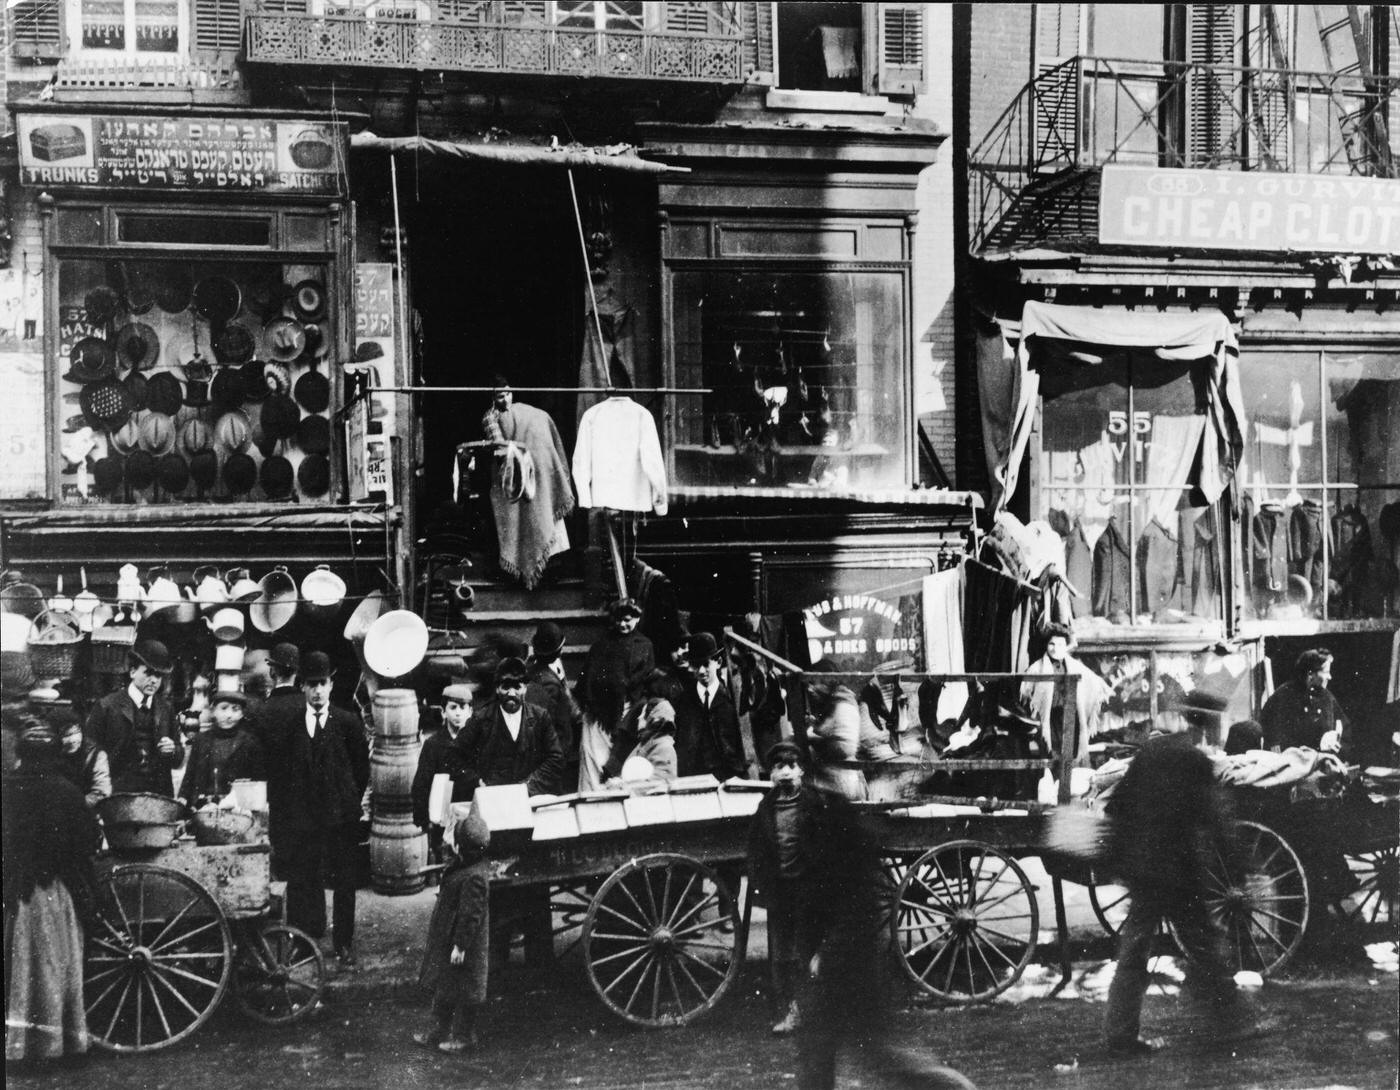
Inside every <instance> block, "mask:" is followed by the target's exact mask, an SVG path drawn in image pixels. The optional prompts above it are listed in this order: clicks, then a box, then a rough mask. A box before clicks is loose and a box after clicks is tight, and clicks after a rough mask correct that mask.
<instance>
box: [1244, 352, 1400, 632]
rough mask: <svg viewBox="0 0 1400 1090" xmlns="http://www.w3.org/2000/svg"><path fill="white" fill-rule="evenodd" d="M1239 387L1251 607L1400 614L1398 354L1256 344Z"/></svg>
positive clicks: (1285, 613)
mask: <svg viewBox="0 0 1400 1090" xmlns="http://www.w3.org/2000/svg"><path fill="white" fill-rule="evenodd" d="M1241 386H1242V388H1243V393H1244V400H1245V404H1246V405H1247V406H1248V407H1249V413H1250V416H1249V420H1248V427H1247V431H1246V444H1245V457H1244V463H1243V465H1242V467H1241V474H1240V479H1241V481H1242V482H1243V485H1244V487H1243V508H1244V511H1243V516H1242V531H1243V533H1244V535H1245V537H1244V540H1245V542H1246V544H1247V548H1246V550H1245V573H1244V574H1245V584H1246V590H1247V593H1246V595H1245V601H1244V612H1245V616H1246V617H1251V618H1256V619H1262V620H1288V619H1292V618H1298V617H1307V618H1320V619H1328V620H1362V619H1375V618H1387V617H1394V616H1397V615H1400V610H1397V598H1396V591H1397V584H1400V578H1397V575H1396V560H1397V554H1396V538H1397V536H1400V505H1397V501H1400V487H1398V486H1400V451H1397V446H1400V357H1396V356H1387V355H1381V354H1374V353H1352V354H1344V353H1342V354H1332V353H1327V352H1316V351H1309V352H1251V353H1248V354H1247V355H1246V356H1245V357H1244V358H1243V360H1242V366H1241Z"/></svg>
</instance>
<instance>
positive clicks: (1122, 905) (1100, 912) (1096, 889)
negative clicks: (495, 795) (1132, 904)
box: [1089, 874, 1128, 938]
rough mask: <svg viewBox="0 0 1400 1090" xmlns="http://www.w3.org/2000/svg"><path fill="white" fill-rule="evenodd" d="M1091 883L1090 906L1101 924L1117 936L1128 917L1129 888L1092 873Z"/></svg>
mask: <svg viewBox="0 0 1400 1090" xmlns="http://www.w3.org/2000/svg"><path fill="white" fill-rule="evenodd" d="M1090 877H1091V878H1092V879H1093V881H1091V882H1090V883H1089V907H1090V908H1092V909H1093V910H1094V917H1095V919H1097V920H1098V921H1099V926H1100V927H1102V928H1103V929H1104V930H1105V931H1107V932H1108V933H1109V934H1110V935H1112V936H1114V937H1115V938H1116V937H1117V936H1118V932H1119V931H1121V930H1122V929H1123V921H1124V920H1126V919H1127V918H1128V889H1127V887H1126V886H1120V885H1118V884H1117V883H1116V882H1111V881H1108V880H1107V879H1104V880H1100V879H1099V877H1098V875H1096V874H1091V875H1090Z"/></svg>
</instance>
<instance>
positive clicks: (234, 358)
mask: <svg viewBox="0 0 1400 1090" xmlns="http://www.w3.org/2000/svg"><path fill="white" fill-rule="evenodd" d="M257 347H258V345H257V340H256V339H255V338H254V337H253V334H252V333H251V332H250V331H249V329H248V328H247V327H246V326H242V325H238V324H236V323H235V324H233V325H227V326H225V327H224V328H223V329H222V330H221V331H220V332H219V335H218V336H217V337H215V338H214V358H215V359H217V360H218V361H219V362H220V363H247V362H248V361H249V360H250V359H252V358H253V355H254V353H255V352H256V351H257Z"/></svg>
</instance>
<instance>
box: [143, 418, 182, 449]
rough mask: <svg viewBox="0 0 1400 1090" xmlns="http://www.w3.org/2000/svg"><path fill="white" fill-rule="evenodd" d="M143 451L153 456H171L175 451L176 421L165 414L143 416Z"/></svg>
mask: <svg viewBox="0 0 1400 1090" xmlns="http://www.w3.org/2000/svg"><path fill="white" fill-rule="evenodd" d="M140 419H141V437H140V439H139V440H138V442H139V443H140V445H141V449H142V450H144V451H149V452H150V453H151V454H169V453H170V452H171V451H172V450H174V449H175V421H173V420H171V419H170V417H168V416H166V415H165V413H156V412H150V411H149V410H148V411H147V412H144V413H142V414H141V417H140Z"/></svg>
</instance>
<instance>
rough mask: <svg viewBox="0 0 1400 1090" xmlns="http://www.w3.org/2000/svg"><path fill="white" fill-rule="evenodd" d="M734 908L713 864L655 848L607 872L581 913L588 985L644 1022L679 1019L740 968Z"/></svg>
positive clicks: (695, 1011)
mask: <svg viewBox="0 0 1400 1090" xmlns="http://www.w3.org/2000/svg"><path fill="white" fill-rule="evenodd" d="M738 933H739V914H738V908H737V906H736V904H735V901H734V896H733V894H732V893H731V892H730V890H729V889H728V888H727V887H726V886H725V884H724V883H723V882H721V881H720V879H719V876H718V875H716V874H715V872H714V871H713V870H711V869H710V868H709V867H707V866H705V865H704V864H703V863H699V862H697V861H696V860H694V859H690V858H688V857H687V856H684V855H674V854H671V853H658V854H656V855H648V856H643V857H642V858H641V859H634V860H632V861H631V862H629V863H626V864H624V865H623V866H621V867H619V868H618V869H617V870H615V871H613V873H612V874H611V875H609V876H608V879H607V881H606V882H604V883H603V886H602V888H601V889H599V890H598V893H597V895H596V896H595V897H594V898H593V903H592V904H591V905H590V906H589V908H588V915H587V917H586V918H585V919H584V921H583V956H584V960H585V961H586V962H587V963H588V977H589V980H590V981H591V982H592V984H593V989H594V991H596V992H597V993H598V995H599V996H600V997H601V998H602V1000H603V1002H604V1003H606V1004H607V1005H608V1007H609V1009H611V1010H612V1011H613V1012H614V1013H615V1014H618V1015H621V1016H622V1017H623V1018H625V1019H627V1021H629V1022H633V1023H636V1024H637V1025H641V1026H679V1025H684V1024H685V1023H686V1022H690V1021H692V1020H694V1019H696V1018H698V1017H699V1016H700V1015H702V1014H704V1013H705V1012H706V1011H707V1010H709V1009H710V1008H711V1007H713V1006H714V1005H715V1004H716V1003H718V1002H719V1000H720V998H721V997H722V996H723V995H724V993H725V992H726V991H728V990H729V986H730V984H732V983H733V981H734V978H735V976H736V975H737V974H738V972H739V963H740V960H741V957H740V952H739V950H738V948H737V947H738V939H737V936H738Z"/></svg>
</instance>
